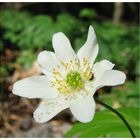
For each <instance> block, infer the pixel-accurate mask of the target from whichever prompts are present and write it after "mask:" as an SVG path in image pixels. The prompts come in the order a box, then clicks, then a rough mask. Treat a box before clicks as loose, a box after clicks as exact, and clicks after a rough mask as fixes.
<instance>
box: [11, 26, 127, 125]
mask: <svg viewBox="0 0 140 140" xmlns="http://www.w3.org/2000/svg"><path fill="white" fill-rule="evenodd" d="M52 44H53V48H54V51H55V53H53V52H49V51H42V52H40V54H39V55H38V63H39V64H40V66H41V69H42V72H43V73H44V74H45V75H44V76H42V75H41V76H33V77H29V78H26V79H23V80H20V81H18V82H16V83H15V84H14V86H13V93H14V94H16V95H19V96H23V97H27V98H41V99H42V100H41V103H40V105H39V106H38V108H37V109H36V110H35V112H34V118H35V120H36V121H37V122H40V123H44V122H47V121H49V120H50V119H51V118H53V117H54V116H55V115H56V114H58V113H59V112H60V111H62V110H64V109H66V108H70V110H71V112H72V114H73V115H74V116H75V118H76V119H77V120H79V121H80V122H90V121H91V120H92V119H93V117H94V114H95V107H96V105H95V101H94V98H93V95H94V93H95V91H96V90H97V89H99V88H101V87H103V86H115V85H120V84H123V83H124V82H125V79H126V76H125V74H124V73H123V72H121V71H118V70H112V68H113V67H114V64H113V63H111V62H110V61H108V60H102V61H101V62H97V63H95V64H94V65H93V63H94V61H95V58H96V56H97V54H98V50H99V47H98V43H97V39H96V35H95V32H94V29H93V27H92V26H90V27H89V31H88V37H87V41H86V42H85V44H84V45H83V46H82V47H81V49H80V50H79V51H78V53H77V55H76V53H75V52H74V50H73V49H72V47H71V44H70V42H69V40H68V38H67V37H66V36H65V35H64V34H63V33H62V32H59V33H56V34H54V35H53V39H52ZM116 55H117V54H116Z"/></svg>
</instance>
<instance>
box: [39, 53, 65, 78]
mask: <svg viewBox="0 0 140 140" xmlns="http://www.w3.org/2000/svg"><path fill="white" fill-rule="evenodd" d="M37 60H38V63H39V64H40V66H41V68H42V71H43V73H45V74H46V75H47V76H48V77H51V76H52V75H51V74H52V73H53V68H56V67H57V66H58V65H61V64H59V62H58V60H57V59H56V56H55V54H54V53H53V52H49V51H42V52H40V53H39V55H38V58H37ZM61 68H62V67H61ZM61 72H63V71H61Z"/></svg>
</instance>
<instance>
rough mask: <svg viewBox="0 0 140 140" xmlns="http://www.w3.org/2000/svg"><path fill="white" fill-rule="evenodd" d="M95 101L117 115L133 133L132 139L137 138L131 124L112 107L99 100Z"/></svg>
mask: <svg viewBox="0 0 140 140" xmlns="http://www.w3.org/2000/svg"><path fill="white" fill-rule="evenodd" d="M95 101H96V102H97V103H99V104H100V105H102V106H104V107H105V108H107V109H109V110H110V111H112V112H113V113H115V114H116V115H117V116H118V117H119V118H120V119H121V120H122V121H123V122H124V124H125V126H126V127H127V128H128V130H129V132H130V133H131V136H132V138H136V136H135V134H134V132H133V130H132V128H131V127H130V125H129V123H128V122H127V121H126V119H125V118H124V117H123V116H122V115H121V114H120V113H119V112H118V111H116V110H115V109H113V108H112V107H111V106H109V105H107V104H105V103H103V102H101V101H99V100H98V99H95Z"/></svg>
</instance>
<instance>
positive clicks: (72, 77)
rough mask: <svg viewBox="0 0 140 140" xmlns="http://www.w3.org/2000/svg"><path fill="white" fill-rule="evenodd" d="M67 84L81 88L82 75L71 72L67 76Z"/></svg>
mask: <svg viewBox="0 0 140 140" xmlns="http://www.w3.org/2000/svg"><path fill="white" fill-rule="evenodd" d="M66 83H67V85H68V86H70V87H72V88H77V87H80V86H81V84H82V77H81V74H80V73H79V72H77V71H71V72H69V73H68V74H67V75H66Z"/></svg>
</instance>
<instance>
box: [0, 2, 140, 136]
mask: <svg viewBox="0 0 140 140" xmlns="http://www.w3.org/2000/svg"><path fill="white" fill-rule="evenodd" d="M89 25H92V26H93V27H94V29H95V32H96V35H97V39H98V43H99V46H100V50H99V55H98V58H97V59H96V62H97V61H100V60H102V59H108V60H110V61H112V62H113V63H115V64H116V65H115V69H119V70H121V71H124V72H125V73H126V75H127V81H126V83H125V84H124V85H122V86H119V87H114V88H110V87H108V88H103V89H101V90H99V91H98V92H97V94H96V95H95V96H97V98H99V99H100V100H102V101H104V102H106V103H107V104H109V105H111V106H112V107H114V108H127V109H128V108H129V107H131V108H132V109H135V108H138V107H139V76H140V66H139V4H138V3H1V10H0V36H1V38H0V85H1V87H0V88H1V90H0V116H1V117H0V136H1V137H8V136H13V137H14V136H15V137H16V136H17V135H16V134H14V132H13V131H12V129H13V128H14V129H15V130H16V131H17V130H18V129H21V127H22V123H21V122H22V121H19V120H18V119H17V118H16V117H15V116H18V117H19V118H20V119H21V120H23V116H24V115H25V114H27V113H28V116H26V117H30V118H32V112H33V110H34V109H35V108H34V107H35V106H36V105H37V104H38V100H34V101H33V100H32V101H29V100H28V99H24V101H25V100H26V103H25V102H24V101H23V100H22V99H21V98H19V97H16V96H14V95H13V94H11V89H12V84H13V83H14V82H15V81H17V80H19V79H22V78H25V77H28V76H31V75H35V74H40V71H39V70H38V66H37V64H36V58H37V54H38V53H39V52H40V51H41V50H51V51H53V49H52V42H51V39H52V35H53V34H54V33H55V32H59V31H61V32H64V33H65V34H66V36H67V37H68V38H69V39H70V41H71V44H72V46H73V48H74V50H75V51H78V50H79V48H80V47H81V46H82V45H83V44H84V42H85V41H86V36H87V31H88V27H89ZM27 102H28V103H27ZM31 106H32V107H31ZM19 110H20V111H19ZM21 110H22V111H21ZM99 110H104V109H103V108H99ZM122 112H125V111H122ZM11 114H12V115H14V118H13V117H12V118H10V115H11ZM130 114H131V113H130ZM132 115H134V116H137V115H138V111H135V113H134V114H133V113H132ZM5 118H6V119H5ZM137 120H138V116H137ZM31 121H32V120H31ZM69 121H70V122H71V120H70V119H69ZM130 121H131V120H130ZM17 122H20V123H21V124H20V123H18V124H20V125H17ZM7 123H8V124H7ZM32 123H33V122H32ZM136 123H137V122H136ZM33 126H34V124H32V125H31V127H29V129H31V128H32V127H33ZM119 127H121V126H119ZM8 128H9V129H8ZM21 130H22V129H21ZM102 131H104V130H102ZM136 133H137V136H138V129H137V130H136ZM115 134H116V133H114V134H113V133H111V134H110V135H106V134H103V135H101V134H99V135H94V134H93V135H90V136H91V137H92V136H93V137H94V136H95V137H99V136H104V137H107V136H109V137H111V136H112V137H113V136H114V137H115V136H116V135H115ZM68 136H72V134H71V135H69V134H68ZM82 136H83V137H84V136H85V137H87V136H89V134H87V135H81V137H82ZM118 136H122V137H123V136H128V137H129V134H127V133H123V134H120V135H118ZM54 137H55V136H54Z"/></svg>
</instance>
